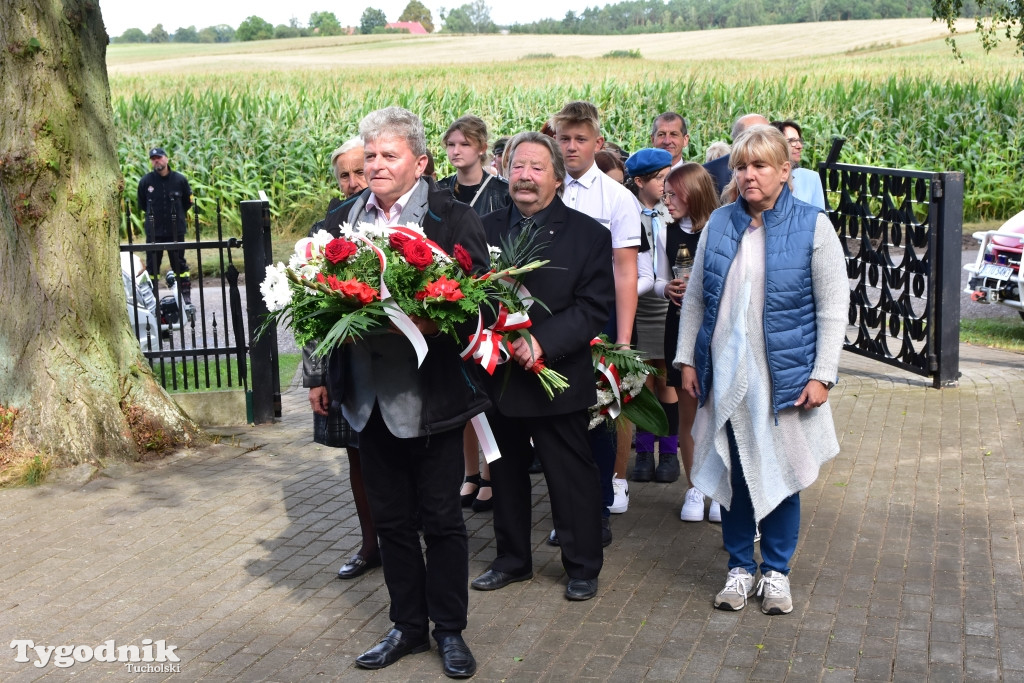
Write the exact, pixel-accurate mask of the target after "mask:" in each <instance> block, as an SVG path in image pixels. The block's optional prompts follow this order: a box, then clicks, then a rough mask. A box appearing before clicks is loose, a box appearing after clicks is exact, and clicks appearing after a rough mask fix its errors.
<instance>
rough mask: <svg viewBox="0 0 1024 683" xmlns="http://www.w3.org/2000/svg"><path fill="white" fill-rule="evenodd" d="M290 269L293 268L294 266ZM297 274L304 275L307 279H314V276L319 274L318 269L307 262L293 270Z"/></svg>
mask: <svg viewBox="0 0 1024 683" xmlns="http://www.w3.org/2000/svg"><path fill="white" fill-rule="evenodd" d="M292 270H295V269H294V268H293V269H292ZM295 272H296V273H298V274H299V277H304V278H306V279H307V280H315V279H316V276H317V275H319V274H320V269H319V268H317V267H316V266H314V265H312V264H310V263H307V264H306V265H304V266H302V267H301V268H299V269H298V270H295Z"/></svg>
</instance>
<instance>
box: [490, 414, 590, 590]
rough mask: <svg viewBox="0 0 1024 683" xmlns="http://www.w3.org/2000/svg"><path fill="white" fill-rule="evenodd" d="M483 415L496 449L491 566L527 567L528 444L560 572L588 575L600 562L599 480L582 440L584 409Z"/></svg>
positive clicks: (529, 514)
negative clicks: (541, 481) (543, 489)
mask: <svg viewBox="0 0 1024 683" xmlns="http://www.w3.org/2000/svg"><path fill="white" fill-rule="evenodd" d="M487 419H488V421H489V422H490V423H491V428H492V430H493V431H494V437H495V438H496V439H497V441H498V448H500V449H501V457H500V458H498V459H497V460H495V461H494V462H492V463H491V486H493V488H494V537H495V541H496V542H497V546H498V555H497V557H495V559H494V562H492V563H491V568H492V569H496V570H498V571H502V572H508V573H511V574H523V573H525V572H528V571H531V570H532V569H533V552H532V551H533V544H532V543H531V542H530V528H531V526H532V512H533V510H532V506H531V503H532V498H531V492H530V489H531V486H532V482H531V481H530V474H529V472H528V469H529V467H530V463H531V462H532V460H533V453H534V450H536V453H537V456H538V457H539V458H540V461H541V464H542V465H543V466H544V478H545V479H546V480H547V484H548V495H549V497H550V499H551V516H552V518H553V520H554V524H555V531H556V532H558V541H559V543H560V545H561V549H562V566H563V567H564V568H565V573H566V574H568V575H569V578H571V579H596V578H597V576H598V574H600V573H601V566H602V564H603V563H604V552H603V548H602V547H601V506H602V502H601V482H600V478H599V476H598V470H597V465H595V464H594V458H593V456H592V455H591V453H590V444H589V441H588V439H587V423H588V417H587V411H586V410H580V411H577V412H574V413H569V414H567V415H553V416H546V417H526V418H516V417H505V416H504V415H501V414H499V413H498V412H497V411H496V410H491V411H488V413H487ZM531 438H532V439H533V445H534V448H533V449H531V448H530V439H531Z"/></svg>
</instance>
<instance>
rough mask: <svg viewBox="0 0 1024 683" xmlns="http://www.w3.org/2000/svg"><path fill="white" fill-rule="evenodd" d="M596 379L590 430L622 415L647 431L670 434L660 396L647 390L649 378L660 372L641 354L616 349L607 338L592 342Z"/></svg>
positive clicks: (596, 338)
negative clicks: (595, 397) (645, 360)
mask: <svg viewBox="0 0 1024 683" xmlns="http://www.w3.org/2000/svg"><path fill="white" fill-rule="evenodd" d="M590 351H591V355H592V356H593V358H594V374H595V377H596V379H597V403H596V404H594V405H593V406H591V407H590V427H589V428H590V429H594V428H595V427H597V426H598V425H600V424H601V423H602V422H604V421H605V420H615V419H616V418H618V417H619V415H622V416H623V417H625V418H626V419H627V420H629V421H630V422H632V423H633V424H635V425H636V426H637V428H638V429H642V430H644V431H647V432H651V433H652V434H655V435H657V436H665V435H666V434H668V417H667V416H666V415H665V410H664V409H663V408H662V407H661V403H659V402H658V397H657V396H655V395H654V392H653V391H651V390H650V389H648V388H647V386H646V384H645V382H646V381H647V376H648V375H656V374H658V370H657V369H656V368H654V367H653V366H651V365H649V364H647V363H645V362H644V360H643V358H642V357H641V355H640V353H639V352H638V351H635V350H633V349H625V348H621V347H618V346H616V345H615V344H612V343H610V342H609V341H608V338H607V337H606V336H605V335H603V334H602V335H601V336H600V337H595V338H594V340H593V341H592V342H591V343H590Z"/></svg>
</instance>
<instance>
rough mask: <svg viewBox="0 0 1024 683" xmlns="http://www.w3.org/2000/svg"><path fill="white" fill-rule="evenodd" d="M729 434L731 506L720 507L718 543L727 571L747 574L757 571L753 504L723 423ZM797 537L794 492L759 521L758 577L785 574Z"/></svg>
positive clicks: (797, 511)
mask: <svg viewBox="0 0 1024 683" xmlns="http://www.w3.org/2000/svg"><path fill="white" fill-rule="evenodd" d="M725 428H726V431H727V433H728V435H729V459H730V461H731V462H732V471H731V474H730V476H731V481H732V505H730V507H729V509H728V510H726V509H725V507H724V506H723V507H722V543H723V544H724V545H725V550H726V552H728V553H729V569H733V568H735V567H743V568H744V569H746V570H747V571H748V572H749V573H750V574H751V575H753V574H754V573H755V572H756V571H757V569H758V566H757V563H756V562H755V561H754V534H755V533H757V525H756V524H755V523H754V505H753V504H752V503H751V502H750V490H749V489H748V488H747V480H746V478H745V477H744V476H743V465H741V464H740V453H739V447H738V446H737V445H736V437H735V436H734V435H733V432H732V424H730V423H726V427H725ZM799 535H800V494H799V493H794V494H793V495H791V496H789V497H788V498H786V499H784V500H783V501H782V502H781V503H779V505H778V507H776V508H775V509H774V510H772V511H771V512H769V513H768V516H767V517H765V518H764V519H762V520H761V560H762V561H761V567H760V569H761V574H762V575H763V574H764V573H765V572H767V571H772V570H774V571H777V572H780V573H782V574H786V575H788V574H789V561H790V559H791V558H792V557H793V553H795V552H796V543H797V539H798V537H799Z"/></svg>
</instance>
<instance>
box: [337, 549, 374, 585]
mask: <svg viewBox="0 0 1024 683" xmlns="http://www.w3.org/2000/svg"><path fill="white" fill-rule="evenodd" d="M379 566H380V556H378V557H377V559H375V560H367V559H366V558H365V557H363V556H362V555H359V554H356V555H353V556H352V559H351V560H349V561H348V562H346V563H345V564H343V565H341V569H339V570H338V578H339V579H354V578H356V577H357V576H362V575H363V574H365V573H366V570H368V569H373V568H374V567H379Z"/></svg>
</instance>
